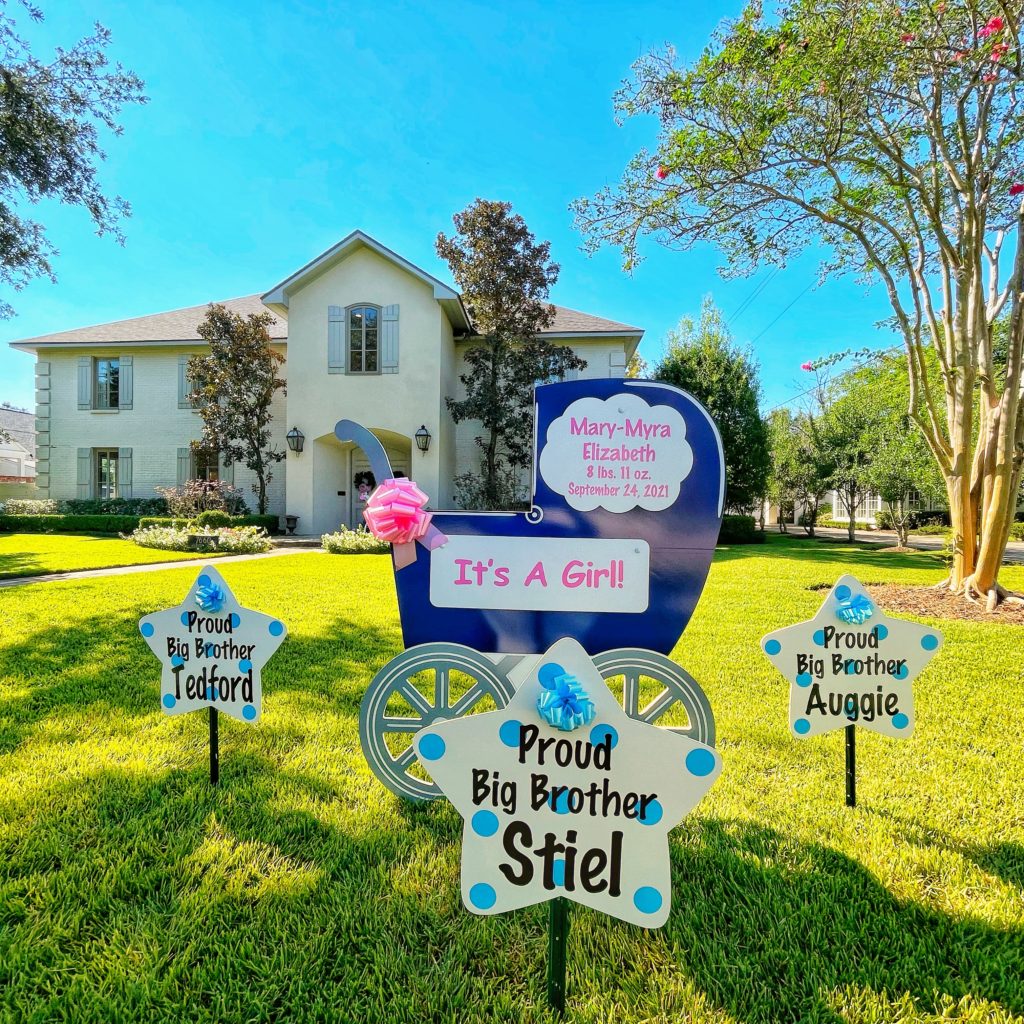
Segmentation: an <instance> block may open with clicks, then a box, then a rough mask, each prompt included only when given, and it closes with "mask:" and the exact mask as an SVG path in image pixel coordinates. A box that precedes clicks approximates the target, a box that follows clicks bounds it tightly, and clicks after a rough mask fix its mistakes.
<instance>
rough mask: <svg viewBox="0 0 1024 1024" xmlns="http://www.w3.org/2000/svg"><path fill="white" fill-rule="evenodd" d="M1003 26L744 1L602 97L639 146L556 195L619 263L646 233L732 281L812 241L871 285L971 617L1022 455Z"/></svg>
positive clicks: (983, 6)
mask: <svg viewBox="0 0 1024 1024" xmlns="http://www.w3.org/2000/svg"><path fill="white" fill-rule="evenodd" d="M1021 16H1022V4H1021V3H1020V0H1014V2H1000V0H994V2H993V0H986V2H982V0H931V2H925V0H902V2H895V0H785V2H783V3H782V5H781V7H780V8H779V9H778V10H777V11H775V12H773V14H772V16H771V17H767V16H766V15H765V13H764V12H763V10H762V5H761V3H760V2H757V0H751V2H750V3H748V5H747V7H746V8H745V9H744V11H743V12H742V14H741V15H740V17H739V18H737V19H736V20H734V21H729V22H726V23H724V24H723V26H722V27H721V28H720V29H719V30H718V31H717V32H716V33H715V35H714V36H713V38H712V40H711V41H710V43H709V45H708V46H707V48H706V49H705V50H704V52H703V54H702V55H701V56H700V57H699V58H698V59H697V60H696V62H694V63H693V64H692V65H689V66H687V65H685V64H683V63H681V62H680V61H679V60H678V59H677V58H676V56H675V54H674V53H673V52H672V51H671V50H669V51H666V52H659V53H653V54H651V55H649V56H647V57H645V58H643V59H641V60H640V61H639V62H637V63H636V64H635V65H634V69H633V70H634V76H633V78H632V80H631V81H629V82H628V83H627V84H626V85H625V86H624V87H623V89H622V90H621V91H620V92H619V94H618V96H617V101H616V102H617V109H618V111H619V113H620V114H621V115H623V116H632V115H640V114H654V115H656V116H657V117H658V118H659V119H660V123H661V133H660V136H659V140H658V145H657V149H656V151H654V152H648V151H642V152H640V153H639V154H638V155H637V156H636V157H635V158H634V159H633V160H632V161H631V162H630V164H629V165H628V167H627V168H626V171H625V174H624V176H623V178H622V180H621V183H620V184H619V185H617V186H614V187H610V188H607V189H605V190H603V191H601V192H600V193H598V194H597V196H596V197H594V198H592V199H582V200H579V201H577V203H576V204H575V209H576V213H577V218H578V223H579V225H580V227H581V228H582V230H583V231H584V233H585V236H586V238H587V241H588V244H589V245H590V246H592V247H597V246H600V245H601V244H605V243H609V244H614V245H617V246H619V247H621V248H622V250H623V253H624V260H625V264H626V266H627V267H631V266H632V265H634V264H635V262H636V260H637V243H638V239H639V237H640V236H641V235H644V234H653V235H654V236H656V237H657V238H659V239H660V240H661V241H663V242H664V243H665V244H667V245H669V246H672V247H677V248H681V249H687V248H689V247H691V246H692V245H694V244H695V243H696V242H698V241H711V242H713V243H716V244H718V245H719V246H720V247H721V248H722V249H723V250H724V252H725V254H726V257H727V261H728V272H731V273H733V274H744V273H749V272H751V271H753V270H754V269H755V268H757V267H758V266H759V265H760V264H762V263H771V264H776V265H779V266H782V265H785V264H786V262H787V260H788V259H789V258H790V257H791V256H793V255H794V254H796V253H799V252H801V251H803V250H805V249H808V248H810V247H815V246H824V247H825V249H826V251H828V252H830V254H831V255H830V256H829V258H828V261H827V263H826V264H825V266H824V268H823V272H824V273H825V274H826V275H828V274H832V273H840V272H852V273H854V274H856V275H858V276H859V277H862V278H866V279H868V280H870V281H875V282H880V283H881V284H882V285H883V287H884V288H885V291H886V293H887V295H888V298H889V302H890V304H891V307H892V319H891V326H892V327H893V329H894V330H895V331H896V332H897V335H898V337H899V339H900V341H901V343H902V346H903V348H904V350H905V354H906V359H907V367H908V374H909V379H910V392H911V398H910V402H909V403H908V408H907V412H908V415H909V416H910V418H911V419H912V420H913V422H914V423H915V424H916V426H917V428H918V429H920V431H921V432H922V435H923V436H924V438H925V441H926V443H927V444H928V447H929V450H930V451H931V454H932V457H933V458H934V459H935V462H936V464H937V466H938V467H939V470H940V472H941V474H942V478H943V482H944V486H945V489H946V493H947V497H948V500H949V507H950V516H951V520H952V526H953V548H954V556H953V561H952V568H951V572H950V575H949V577H948V579H947V580H946V581H945V583H944V584H943V586H948V587H949V588H950V589H952V590H953V591H954V592H956V593H961V594H964V595H966V596H967V597H968V598H969V599H971V600H975V601H978V600H982V599H983V600H984V601H985V602H986V605H987V606H988V607H989V608H992V607H994V606H995V605H996V604H997V603H998V602H999V601H1001V600H1002V599H1004V598H1005V597H1007V593H1006V591H1005V590H1004V589H1003V588H1002V587H1001V586H1000V584H999V582H998V574H999V567H1000V563H1001V560H1002V555H1003V552H1004V549H1005V546H1006V541H1007V538H1008V534H1009V530H1010V526H1011V522H1012V520H1013V513H1014V504H1015V501H1016V495H1017V493H1018V489H1019V484H1020V481H1021V469H1022V465H1024V401H1022V380H1024V374H1022V370H1024V367H1022V362H1024V238H1022V236H1024V231H1022V222H1024V202H1022V197H1024V141H1022V136H1024V118H1022V117H1021V111H1020V96H1021V86H1022V54H1021ZM1004 312H1005V314H1006V316H1007V345H1006V347H1005V350H1004V352H1003V353H1002V354H1001V355H1000V356H998V357H997V356H996V354H995V351H994V346H993V325H994V324H995V322H996V320H997V318H998V317H1000V315H1001V314H1003V313H1004ZM929 354H932V355H933V356H934V360H931V361H930V360H929V358H928V356H929Z"/></svg>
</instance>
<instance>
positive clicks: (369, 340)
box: [348, 306, 380, 373]
mask: <svg viewBox="0 0 1024 1024" xmlns="http://www.w3.org/2000/svg"><path fill="white" fill-rule="evenodd" d="M379 339H380V308H379V307H378V306H349V308H348V372H349V373H380V346H379Z"/></svg>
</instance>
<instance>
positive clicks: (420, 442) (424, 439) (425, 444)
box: [415, 424, 430, 452]
mask: <svg viewBox="0 0 1024 1024" xmlns="http://www.w3.org/2000/svg"><path fill="white" fill-rule="evenodd" d="M415 436H416V447H417V448H419V450H420V451H421V452H426V451H427V450H428V449H429V448H430V431H429V430H427V427H426V424H423V425H422V426H421V427H420V429H419V430H417V431H416V435H415Z"/></svg>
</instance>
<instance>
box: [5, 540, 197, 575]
mask: <svg viewBox="0 0 1024 1024" xmlns="http://www.w3.org/2000/svg"><path fill="white" fill-rule="evenodd" d="M209 557H210V556H209V554H199V553H197V552H195V551H158V550H157V549H156V548H140V547H139V546H138V545H137V544H134V543H133V542H132V541H130V540H121V538H120V537H104V536H96V535H94V534H83V533H0V579H6V578H10V577H12V576H40V575H42V574H44V573H50V572H74V571H75V570H77V569H106V568H108V567H110V566H115V565H146V564H148V563H150V562H180V561H186V560H188V559H194V558H206V559H209Z"/></svg>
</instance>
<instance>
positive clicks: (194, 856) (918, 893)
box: [0, 538, 1024, 1024]
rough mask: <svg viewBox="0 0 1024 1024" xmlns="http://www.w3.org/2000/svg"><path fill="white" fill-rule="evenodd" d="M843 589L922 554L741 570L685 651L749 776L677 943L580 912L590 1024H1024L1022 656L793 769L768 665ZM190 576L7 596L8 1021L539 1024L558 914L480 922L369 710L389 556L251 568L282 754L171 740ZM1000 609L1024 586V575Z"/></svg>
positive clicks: (393, 647) (447, 812)
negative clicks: (176, 647)
mask: <svg viewBox="0 0 1024 1024" xmlns="http://www.w3.org/2000/svg"><path fill="white" fill-rule="evenodd" d="M845 569H851V570H852V571H853V572H855V573H856V574H858V575H859V576H860V577H861V578H862V579H863V580H864V581H866V582H880V581H903V582H928V581H932V580H937V579H938V578H939V576H940V574H941V569H940V568H939V567H938V563H937V562H936V561H935V560H934V559H933V558H931V557H930V556H927V555H892V554H879V553H873V552H868V551H864V550H853V551H851V550H849V549H847V548H845V547H844V546H842V545H828V544H819V543H807V542H802V541H792V540H786V539H776V538H772V540H771V542H770V543H769V544H767V545H765V546H757V547H749V548H733V549H728V550H722V551H720V552H719V553H718V556H717V558H716V561H715V565H714V567H713V570H712V573H711V577H710V580H709V582H708V586H707V590H706V592H705V595H704V598H703V600H702V602H701V605H700V608H699V610H698V613H697V615H696V616H695V618H694V620H693V622H692V623H691V625H690V628H689V629H688V630H687V633H686V636H685V638H684V640H683V642H682V643H681V644H680V645H679V647H678V648H677V650H676V652H675V657H677V658H678V660H679V661H680V663H681V664H683V665H685V666H686V667H687V668H688V669H689V670H690V671H691V672H692V673H693V675H694V676H695V677H696V678H697V679H699V680H700V681H701V682H702V683H703V685H704V687H705V689H706V690H707V692H708V695H709V697H710V700H711V704H712V706H713V708H714V709H715V712H716V717H717V723H718V736H719V746H720V748H721V750H722V753H723V757H724V762H725V771H724V774H723V776H722V778H721V779H720V780H719V782H718V783H717V785H716V786H715V788H714V789H713V790H712V791H711V793H710V795H709V796H708V798H707V799H706V800H705V801H704V802H703V803H702V804H701V805H700V807H699V808H698V809H697V811H696V812H695V813H694V814H693V815H691V816H690V817H689V818H688V819H687V820H686V821H685V822H684V823H683V824H682V825H681V826H680V827H679V828H677V829H676V830H675V832H674V833H673V836H672V862H673V876H674V897H673V908H672V914H671V916H670V918H669V923H668V925H667V926H666V927H665V928H664V929H663V930H661V931H659V932H645V931H642V930H641V929H638V928H633V927H630V926H626V925H623V924H621V923H618V922H616V921H613V920H611V919H608V918H606V917H603V916H602V915H600V914H597V913H595V912H591V911H589V910H584V909H579V908H575V907H574V908H573V913H572V933H571V937H570V943H569V1002H568V1009H567V1014H566V1019H567V1020H570V1021H587V1022H594V1024H597V1022H602V1024H605V1022H607V1024H611V1022H616V1024H619V1022H641V1021H643V1022H648V1021H665V1022H668V1021H672V1022H684V1021H692V1022H695V1024H712V1022H714V1024H723V1022H744V1024H746V1022H756V1021H764V1022H775V1021H779V1022H790V1021H817V1022H836V1024H838V1022H847V1024H852V1022H857V1024H861V1022H863V1024H868V1022H879V1024H892V1022H907V1021H937V1020H940V1019H941V1020H958V1021H968V1020H969V1021H978V1022H981V1021H985V1022H1001V1021H1010V1020H1015V1021H1024V713H1022V711H1021V699H1022V696H1024V678H1022V652H1024V627H1020V626H1006V625H999V624H996V623H977V622H971V623H950V622H946V623H941V624H939V625H940V628H942V629H944V631H945V635H946V644H945V646H944V648H943V649H942V651H941V652H940V653H939V655H938V656H937V657H936V659H935V660H934V661H933V662H932V665H931V666H930V667H929V669H928V670H927V671H926V673H925V674H924V675H923V676H922V677H921V678H920V680H919V681H918V683H917V685H916V687H915V691H916V700H917V708H918V716H919V717H918V726H917V731H916V732H915V734H914V736H913V737H912V738H911V739H909V740H907V741H905V742H898V741H893V740H887V739H884V738H881V737H877V736H874V735H872V734H868V733H865V732H863V731H862V732H860V733H859V735H858V755H859V765H860V777H859V792H858V797H859V801H860V804H861V806H859V807H858V808H857V809H856V810H854V811H851V810H848V809H847V808H845V807H844V806H843V794H842V788H843V771H842V767H843V766H842V736H841V734H839V733H836V734H832V735H831V736H827V737H824V738H822V739H819V740H810V741H806V742H798V741H795V740H793V739H791V738H790V736H789V733H788V730H787V726H786V708H787V684H786V683H785V681H784V680H783V679H782V678H781V676H777V675H776V674H775V673H774V671H773V670H772V669H771V667H770V666H769V664H768V662H767V660H766V659H765V658H764V656H763V655H762V654H761V653H760V651H759V647H758V638H759V637H760V636H761V635H762V634H763V633H765V632H767V631H768V630H770V629H774V628H776V627H778V626H781V625H785V624H789V623H791V622H793V621H795V620H797V619H798V618H802V617H806V616H809V615H810V614H811V613H813V612H814V611H815V610H816V609H817V607H818V605H819V603H820V600H821V596H822V595H821V594H820V592H817V591H814V590H810V589H808V588H809V587H811V586H813V585H815V584H820V583H831V582H832V581H834V580H835V579H836V577H837V576H838V575H839V574H840V573H841V572H842V571H844V570H845ZM195 572H196V570H195V568H194V567H192V568H184V569H174V570H167V571H165V572H157V573H147V574H142V575H131V576H124V577H114V578H107V579H88V580H81V581H75V582H67V583H56V584H46V585H41V586H38V587H32V588H28V589H22V590H10V591H6V592H4V591H0V622H2V624H3V625H2V627H0V629H2V633H0V638H2V639H0V1015H2V1019H4V1020H9V1021H17V1022H19V1024H20V1022H29V1021H51V1020H73V1021H75V1022H76V1024H83V1022H92V1021H95V1022H104V1024H105V1022H110V1021H125V1022H128V1021H131V1022H134V1021H174V1022H177V1021H186V1020H187V1021H268V1022H269V1021H278V1022H288V1021H324V1020H328V1019H333V1020H339V1021H367V1022H393V1021H394V1022H398V1021H402V1022H404V1021H451V1022H459V1024H463V1022H473V1024H476V1022H483V1021H541V1020H545V1021H546V1020H553V1018H552V1016H551V1015H550V1014H549V1012H548V1011H547V1009H546V1008H545V998H544V962H545V956H546V934H545V926H546V910H545V908H531V909H527V910H523V911H518V912H516V913H513V914H508V915H503V916H501V917H497V918H491V919H483V918H477V917H474V916H472V915H470V914H469V913H468V912H466V911H465V910H463V909H462V907H461V904H460V901H459V895H458V868H459V840H460V836H461V824H460V820H459V819H458V816H457V815H456V814H455V812H454V811H453V809H452V808H451V807H450V806H449V805H447V804H446V803H444V802H438V803H435V804H432V805H429V806H427V807H412V806H410V805H407V804H403V803H400V802H399V801H398V800H396V799H395V798H394V797H392V796H391V794H390V793H388V792H387V791H386V790H384V789H382V788H381V786H380V785H379V784H378V783H377V782H376V780H375V779H374V777H373V776H372V775H371V774H370V771H369V769H368V768H367V766H366V764H365V763H364V761H363V757H362V754H361V751H360V748H359V740H358V732H357V713H358V707H359V700H360V698H361V696H362V694H363V691H364V689H365V687H366V685H367V682H368V681H369V679H370V677H371V676H372V674H373V673H374V672H375V671H376V669H377V668H379V667H380V666H381V665H382V664H383V663H384V662H385V661H387V660H389V659H390V658H392V657H394V656H395V655H396V654H397V653H399V651H400V650H401V640H400V634H399V628H398V620H397V612H396V603H395V600H394V596H393V585H392V580H391V572H390V562H389V560H388V559H387V558H385V557H377V556H369V557H366V558H331V559H325V558H324V557H323V556H321V555H317V554H309V555H296V556H294V557H290V558H282V559H270V560H266V561H256V562H245V563H234V564H228V565H225V566H224V567H223V573H224V575H225V577H226V578H227V579H228V581H229V582H230V583H231V585H232V587H233V588H234V590H235V593H236V594H237V596H238V597H239V599H240V600H241V601H242V602H243V603H247V604H251V605H254V606H256V607H259V608H260V609H261V610H263V611H265V612H268V613H270V614H273V615H276V616H278V617H280V618H282V619H283V620H284V621H286V622H287V623H288V625H289V629H290V636H289V637H288V639H287V641H286V642H285V644H284V645H283V646H282V647H281V649H280V651H279V652H278V653H277V655H276V656H275V657H274V659H273V660H272V661H271V662H270V664H269V665H268V667H267V669H266V671H265V673H264V693H265V697H264V718H263V721H262V722H261V724H260V725H258V726H256V727H248V726H244V725H242V724H240V723H237V722H234V721H231V720H228V719H222V721H223V723H224V724H223V726H222V730H221V757H222V768H221V770H222V785H221V788H220V789H219V791H213V790H211V789H210V787H209V786H208V784H207V779H206V771H207V768H206V760H205V757H206V720H205V716H202V715H190V716H186V717H183V718H176V719H169V718H166V717H164V716H163V715H162V714H161V713H160V712H159V710H158V708H157V693H158V689H157V680H158V665H157V662H156V660H155V659H154V658H153V657H152V656H151V655H150V653H149V651H148V650H147V648H146V647H145V644H144V643H143V640H142V638H141V636H140V635H139V633H138V631H137V628H136V623H137V620H138V618H139V616H140V615H142V614H143V613H145V612H149V611H152V610H154V609H157V608H161V607H164V606H167V605H170V604H173V603H176V602H178V601H179V600H180V599H181V597H182V596H183V594H184V592H185V590H186V588H187V587H188V586H189V585H190V584H191V582H192V579H193V578H194V575H195ZM1005 582H1007V583H1010V584H1013V585H1015V586H1016V587H1018V588H1021V587H1022V586H1024V568H1015V569H1010V570H1007V571H1006V574H1005Z"/></svg>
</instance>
